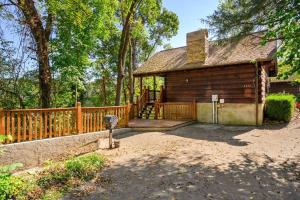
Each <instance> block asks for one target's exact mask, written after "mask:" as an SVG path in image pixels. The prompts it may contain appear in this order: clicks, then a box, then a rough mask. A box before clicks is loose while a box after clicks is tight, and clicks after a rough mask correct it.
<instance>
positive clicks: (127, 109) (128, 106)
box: [125, 102, 130, 128]
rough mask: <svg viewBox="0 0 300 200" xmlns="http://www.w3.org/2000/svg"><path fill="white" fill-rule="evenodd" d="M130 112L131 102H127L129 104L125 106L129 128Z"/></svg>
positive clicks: (126, 122)
mask: <svg viewBox="0 0 300 200" xmlns="http://www.w3.org/2000/svg"><path fill="white" fill-rule="evenodd" d="M129 114H130V103H129V102H128V103H127V106H126V108H125V127H126V128H127V127H128V126H129V118H130V117H129Z"/></svg>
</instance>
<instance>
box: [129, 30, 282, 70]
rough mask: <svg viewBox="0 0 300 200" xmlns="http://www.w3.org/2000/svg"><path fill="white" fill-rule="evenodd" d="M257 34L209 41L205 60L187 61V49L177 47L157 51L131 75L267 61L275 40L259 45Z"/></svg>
mask: <svg viewBox="0 0 300 200" xmlns="http://www.w3.org/2000/svg"><path fill="white" fill-rule="evenodd" d="M259 35H260V34H258V33H254V34H251V35H248V36H245V37H244V38H242V39H240V40H235V41H234V40H233V41H226V42H221V43H220V42H216V41H209V53H208V55H207V57H206V60H205V63H192V64H190V63H187V52H186V51H187V48H186V47H179V48H174V49H169V50H164V51H160V52H158V53H156V54H154V55H153V56H152V57H151V58H149V59H148V60H147V61H146V62H145V63H144V64H142V65H141V66H140V67H139V68H137V69H136V70H135V72H134V75H146V74H158V73H164V72H170V71H176V70H186V69H197V68H202V67H214V66H222V65H231V64H241V63H250V62H253V61H255V60H256V61H270V60H273V59H274V53H275V52H276V47H277V44H276V41H272V42H268V43H267V44H266V45H264V46H262V45H260V40H261V38H260V37H259Z"/></svg>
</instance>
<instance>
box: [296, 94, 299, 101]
mask: <svg viewBox="0 0 300 200" xmlns="http://www.w3.org/2000/svg"><path fill="white" fill-rule="evenodd" d="M296 102H300V93H299V94H297V96H296Z"/></svg>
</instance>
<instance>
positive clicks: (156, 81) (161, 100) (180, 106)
mask: <svg viewBox="0 0 300 200" xmlns="http://www.w3.org/2000/svg"><path fill="white" fill-rule="evenodd" d="M134 78H135V83H137V82H138V84H137V85H138V87H137V88H136V89H137V90H136V94H137V95H135V98H134V102H133V104H132V107H131V110H130V119H131V121H130V122H129V127H138V128H145V127H153V128H171V127H175V126H178V125H181V124H185V123H187V122H190V121H195V120H196V119H197V114H196V110H197V106H196V101H193V102H167V93H166V87H165V76H164V74H147V75H135V76H134ZM149 80H150V81H149Z"/></svg>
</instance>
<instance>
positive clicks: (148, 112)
mask: <svg viewBox="0 0 300 200" xmlns="http://www.w3.org/2000/svg"><path fill="white" fill-rule="evenodd" d="M154 117H155V109H154V103H146V104H145V105H144V107H143V109H142V110H141V111H140V113H139V116H138V118H139V119H154Z"/></svg>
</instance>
